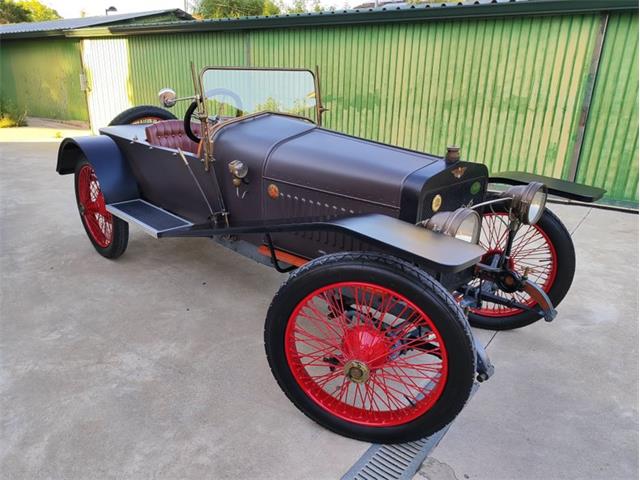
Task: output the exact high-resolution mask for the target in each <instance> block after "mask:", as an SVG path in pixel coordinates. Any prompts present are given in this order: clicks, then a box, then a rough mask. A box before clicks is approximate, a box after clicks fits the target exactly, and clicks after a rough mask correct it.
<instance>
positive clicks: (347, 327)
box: [285, 282, 447, 426]
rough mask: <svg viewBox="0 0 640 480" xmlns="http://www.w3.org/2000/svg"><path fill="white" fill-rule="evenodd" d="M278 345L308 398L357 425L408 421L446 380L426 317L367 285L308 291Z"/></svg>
mask: <svg viewBox="0 0 640 480" xmlns="http://www.w3.org/2000/svg"><path fill="white" fill-rule="evenodd" d="M393 310H397V312H395V313H393ZM285 349H286V355H287V362H288V364H289V368H290V369H291V371H292V372H293V374H294V376H295V379H296V381H297V382H298V384H299V385H300V387H301V388H302V389H303V391H304V392H305V393H306V394H307V395H309V396H310V397H311V398H312V399H313V400H314V401H315V402H316V403H318V405H320V406H321V407H322V408H324V409H325V410H327V411H328V412H329V413H331V414H333V415H335V416H337V417H340V418H342V419H344V420H348V421H351V422H354V423H360V424H363V425H371V426H388V425H400V424H403V423H406V422H409V421H411V420H415V419H416V418H418V417H419V416H420V415H422V414H423V413H425V412H426V411H427V410H429V408H430V407H431V406H433V404H434V403H435V402H436V400H437V399H438V398H439V397H440V395H441V394H442V390H443V388H444V385H445V383H446V379H447V351H446V348H445V346H444V342H443V341H442V337H441V336H440V333H439V332H438V330H437V329H436V328H435V326H434V325H433V322H432V321H431V319H430V318H429V317H428V316H427V315H426V314H425V313H424V312H423V311H422V310H420V309H419V308H418V307H417V306H416V305H414V304H413V303H412V302H411V301H409V300H408V299H407V298H406V297H404V296H403V295H400V294H398V293H396V292H393V291H391V290H389V289H387V288H383V287H379V286H377V285H374V284H371V283H361V282H341V283H336V284H332V285H327V286H325V287H322V288H319V289H317V290H315V291H313V292H312V293H311V294H309V295H307V297H306V298H305V299H304V300H303V301H302V302H300V303H299V304H298V306H297V307H296V309H295V310H294V312H293V314H292V315H291V318H290V319H289V322H288V325H287V331H286V333H285Z"/></svg>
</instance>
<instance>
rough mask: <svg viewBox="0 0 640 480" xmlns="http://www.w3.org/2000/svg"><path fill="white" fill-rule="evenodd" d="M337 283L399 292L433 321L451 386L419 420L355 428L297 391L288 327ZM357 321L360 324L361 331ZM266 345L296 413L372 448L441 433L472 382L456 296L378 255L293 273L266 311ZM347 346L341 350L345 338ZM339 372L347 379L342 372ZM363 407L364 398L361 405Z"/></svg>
mask: <svg viewBox="0 0 640 480" xmlns="http://www.w3.org/2000/svg"><path fill="white" fill-rule="evenodd" d="M337 282H367V283H373V284H375V285H377V286H379V287H384V288H387V289H391V290H393V292H398V293H399V294H400V295H402V296H404V297H405V298H406V299H409V300H410V301H411V302H412V303H413V304H414V305H416V306H417V307H418V308H419V309H421V310H422V311H423V312H424V313H425V314H426V315H428V316H429V318H430V319H431V321H432V322H433V325H434V326H435V329H436V330H437V331H438V332H439V334H440V335H441V337H440V338H441V339H442V344H443V345H444V347H445V351H446V352H447V376H446V381H443V387H442V389H441V390H440V394H439V397H437V399H436V400H435V403H433V404H432V405H431V406H430V407H429V409H428V410H426V412H424V413H422V414H421V415H420V416H417V418H414V419H411V420H410V421H407V422H406V423H402V424H400V425H393V426H370V425H363V424H362V423H355V422H353V421H348V420H346V419H343V418H340V417H339V416H336V415H334V414H333V413H332V412H330V411H328V410H327V409H325V408H323V407H322V406H320V405H319V404H318V403H317V402H316V401H315V400H313V399H312V398H311V397H310V396H309V395H307V394H306V393H305V392H304V390H303V389H302V388H301V387H300V384H299V383H298V381H297V380H296V378H295V375H294V373H293V372H292V369H291V367H290V366H289V363H288V360H287V354H286V353H285V343H286V342H285V336H286V332H287V324H288V323H289V321H290V317H291V315H292V313H293V312H295V309H296V307H297V305H298V304H299V303H300V302H301V301H303V300H304V299H305V298H307V296H308V295H309V294H311V293H312V292H315V291H317V289H318V288H323V287H325V286H327V285H329V284H335V283H337ZM360 321H361V320H358V321H357V322H356V324H358V325H359V322H360ZM365 324H366V320H365ZM294 331H295V329H294ZM385 335H386V333H385ZM264 341H265V349H266V353H267V359H268V361H269V365H270V367H271V371H272V373H273V375H274V377H275V378H276V380H277V381H278V384H279V385H280V387H281V388H282V390H283V391H284V393H285V394H286V395H287V397H288V398H289V399H290V400H291V401H292V402H293V403H294V405H296V407H297V408H298V409H300V410H301V411H302V412H303V413H304V414H305V415H307V416H308V417H309V418H311V419H312V420H314V421H315V422H317V423H319V424H320V425H322V426H324V427H325V428H328V429H329V430H332V431H334V432H336V433H338V434H340V435H344V436H347V437H351V438H355V439H358V440H363V441H368V442H375V443H398V442H408V441H414V440H417V439H420V438H423V437H425V436H427V435H430V434H433V433H435V432H437V431H438V430H440V429H441V428H443V427H444V426H445V425H447V424H448V423H450V422H451V421H452V420H453V419H454V418H455V417H456V416H457V415H458V413H459V412H460V411H461V410H462V408H463V407H464V405H465V403H466V401H467V400H468V398H469V395H470V392H471V388H472V386H473V382H474V375H475V361H476V358H475V350H474V347H473V340H472V337H471V333H470V329H469V326H468V323H467V320H466V318H465V316H464V313H463V312H462V310H461V309H460V307H459V306H458V304H457V303H456V302H455V300H454V299H453V297H452V296H451V295H450V294H449V293H448V292H447V291H446V290H445V289H444V288H443V287H442V286H441V285H440V284H439V283H438V282H436V281H435V280H434V279H433V278H432V277H430V276H429V275H427V274H426V273H425V272H424V271H422V270H420V269H418V268H417V267H415V266H413V265H411V264H409V263H407V262H404V261H402V260H399V259H397V258H395V257H392V256H389V255H384V254H380V253H361V252H355V253H354V252H348V253H337V254H331V255H326V256H323V257H320V258H317V259H315V260H312V261H311V262H309V263H307V264H306V265H304V266H303V267H301V268H299V269H298V270H296V271H295V272H294V273H292V274H291V276H290V277H289V279H288V280H287V281H286V282H285V284H284V285H282V287H281V288H280V290H279V291H278V293H277V294H276V295H275V297H274V299H273V301H272V303H271V306H270V307H269V311H268V313H267V318H266V322H265V330H264ZM342 342H343V343H342V344H344V342H345V340H344V338H343V339H342ZM342 344H341V345H342ZM399 355H402V354H399ZM329 368H330V367H329ZM336 368H342V367H341V366H338V367H336ZM337 371H338V372H340V375H342V373H341V372H342V370H337ZM371 371H372V372H374V373H372V375H374V374H375V375H377V374H378V373H377V371H375V370H371ZM345 377H346V375H345ZM414 378H417V377H414ZM340 379H342V380H340ZM337 381H338V382H340V381H342V383H344V382H346V381H347V380H346V379H345V378H343V377H342V376H339V377H338V379H337ZM347 388H349V387H347ZM372 398H373V397H372ZM405 398H406V397H405ZM347 399H348V394H347ZM365 403H366V402H364V400H363V406H364V405H365ZM412 405H413V404H412ZM365 408H366V407H365Z"/></svg>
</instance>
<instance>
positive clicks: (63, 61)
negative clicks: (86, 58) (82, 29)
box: [0, 39, 89, 121]
mask: <svg viewBox="0 0 640 480" xmlns="http://www.w3.org/2000/svg"><path fill="white" fill-rule="evenodd" d="M81 65H82V64H81V62H80V41H79V40H69V39H39V40H19V41H9V42H2V45H0V69H1V70H2V72H1V74H0V94H1V95H3V96H4V97H6V98H8V99H11V100H12V101H13V102H14V103H16V104H17V105H18V106H19V107H20V108H21V109H23V108H26V110H27V111H28V113H29V115H31V116H34V117H48V118H58V119H61V120H82V121H88V120H89V113H88V112H87V101H86V98H85V94H84V92H82V91H81V90H80V72H81V71H82V67H81Z"/></svg>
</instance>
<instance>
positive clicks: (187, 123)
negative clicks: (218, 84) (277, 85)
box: [184, 88, 244, 143]
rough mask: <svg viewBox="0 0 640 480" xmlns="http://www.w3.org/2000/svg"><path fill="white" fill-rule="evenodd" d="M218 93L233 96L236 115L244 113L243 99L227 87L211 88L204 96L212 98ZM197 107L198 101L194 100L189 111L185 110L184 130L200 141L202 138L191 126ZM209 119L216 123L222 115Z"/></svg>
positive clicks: (194, 139)
mask: <svg viewBox="0 0 640 480" xmlns="http://www.w3.org/2000/svg"><path fill="white" fill-rule="evenodd" d="M217 95H220V96H225V97H231V98H232V99H233V102H234V104H235V107H236V116H238V117H239V116H241V115H242V111H243V110H244V107H243V106H242V99H241V98H240V97H239V96H238V94H237V93H235V92H232V91H231V90H229V89H227V88H214V89H212V90H209V91H208V92H205V95H204V96H205V98H207V99H210V98H213V97H215V96H217ZM196 108H198V102H197V101H196V100H194V101H193V102H191V105H189V108H187V111H186V112H184V132H185V133H186V134H187V137H189V138H190V139H191V140H193V141H194V142H196V143H200V140H201V138H200V137H198V136H197V135H196V134H195V133H193V129H192V128H191V119H192V118H193V114H194V112H195V111H196ZM208 120H209V121H210V122H211V123H212V124H214V125H215V124H216V123H218V122H219V121H220V116H219V115H213V116H210V117H209V119H208Z"/></svg>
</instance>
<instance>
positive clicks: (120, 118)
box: [109, 105, 176, 126]
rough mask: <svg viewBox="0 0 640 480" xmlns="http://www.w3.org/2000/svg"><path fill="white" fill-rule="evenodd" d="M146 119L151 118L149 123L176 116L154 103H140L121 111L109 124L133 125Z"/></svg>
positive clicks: (173, 118)
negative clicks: (155, 105)
mask: <svg viewBox="0 0 640 480" xmlns="http://www.w3.org/2000/svg"><path fill="white" fill-rule="evenodd" d="M145 119H149V122H148V123H153V122H158V121H161V120H175V119H176V116H175V115H174V114H173V113H171V112H169V111H167V110H165V109H164V108H160V107H154V106H153V105H140V106H138V107H132V108H128V109H127V110H125V111H124V112H122V113H120V114H119V115H117V116H116V117H115V118H114V119H113V120H111V122H109V125H110V126H113V125H131V124H132V123H136V122H140V121H141V120H145Z"/></svg>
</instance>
